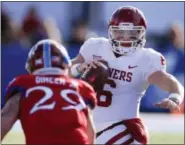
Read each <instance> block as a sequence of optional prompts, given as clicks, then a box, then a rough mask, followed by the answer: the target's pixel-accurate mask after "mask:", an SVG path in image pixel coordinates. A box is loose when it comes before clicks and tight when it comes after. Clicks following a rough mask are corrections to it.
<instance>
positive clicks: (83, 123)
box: [1, 40, 96, 144]
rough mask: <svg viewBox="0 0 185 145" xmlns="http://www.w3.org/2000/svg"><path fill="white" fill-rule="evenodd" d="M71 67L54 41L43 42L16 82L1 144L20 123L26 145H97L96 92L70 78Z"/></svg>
mask: <svg viewBox="0 0 185 145" xmlns="http://www.w3.org/2000/svg"><path fill="white" fill-rule="evenodd" d="M70 65H71V62H70V59H69V56H68V54H67V51H66V49H65V48H64V47H63V46H62V45H60V44H58V43H56V42H55V41H52V40H42V41H39V42H38V43H37V44H36V45H35V46H33V48H32V49H31V50H30V52H29V55H28V59H27V62H26V70H27V71H28V72H29V73H30V74H27V75H22V76H18V77H16V78H15V79H13V80H12V81H11V82H10V84H9V86H8V88H7V93H6V99H7V101H6V104H5V107H4V108H3V110H2V111H1V122H2V124H1V140H2V139H3V138H4V136H5V135H6V134H7V133H8V131H9V130H10V129H11V127H12V126H13V124H14V123H15V121H16V120H17V119H20V121H21V124H22V128H23V131H24V134H25V138H26V144H93V143H94V138H95V130H94V125H93V122H92V116H91V109H93V108H94V107H95V106H96V97H95V92H94V90H93V88H92V87H91V86H90V85H88V84H87V83H85V82H83V81H82V80H77V79H73V78H70V77H68V68H69V66H70Z"/></svg>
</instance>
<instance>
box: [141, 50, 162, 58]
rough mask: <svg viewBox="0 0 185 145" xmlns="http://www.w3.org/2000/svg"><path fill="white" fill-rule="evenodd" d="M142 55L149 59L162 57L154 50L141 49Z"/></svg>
mask: <svg viewBox="0 0 185 145" xmlns="http://www.w3.org/2000/svg"><path fill="white" fill-rule="evenodd" d="M142 54H143V55H144V56H145V57H147V58H149V59H155V58H158V57H164V56H163V55H162V54H161V53H160V52H158V51H156V50H154V49H153V48H142Z"/></svg>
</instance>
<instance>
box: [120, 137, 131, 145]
mask: <svg viewBox="0 0 185 145" xmlns="http://www.w3.org/2000/svg"><path fill="white" fill-rule="evenodd" d="M133 141H134V138H133V137H132V138H130V139H128V140H127V141H126V142H124V143H122V144H121V145H129V144H131V143H132V142H133Z"/></svg>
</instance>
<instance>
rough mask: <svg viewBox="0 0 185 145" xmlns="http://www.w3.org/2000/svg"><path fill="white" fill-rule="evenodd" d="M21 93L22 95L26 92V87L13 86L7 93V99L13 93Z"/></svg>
mask: <svg viewBox="0 0 185 145" xmlns="http://www.w3.org/2000/svg"><path fill="white" fill-rule="evenodd" d="M17 93H20V95H21V97H22V96H24V94H25V88H24V87H22V86H12V87H10V88H9V89H8V92H7V94H6V101H8V99H9V98H10V97H12V96H13V95H15V94H17Z"/></svg>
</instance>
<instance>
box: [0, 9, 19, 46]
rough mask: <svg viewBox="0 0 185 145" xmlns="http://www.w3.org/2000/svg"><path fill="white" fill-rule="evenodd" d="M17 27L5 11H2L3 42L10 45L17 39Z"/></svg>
mask: <svg viewBox="0 0 185 145" xmlns="http://www.w3.org/2000/svg"><path fill="white" fill-rule="evenodd" d="M16 30H17V29H16V25H15V24H14V23H13V21H12V19H11V18H10V17H9V15H8V13H7V12H6V11H5V10H1V36H2V37H1V42H2V44H9V43H11V42H13V41H14V40H15V39H16Z"/></svg>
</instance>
